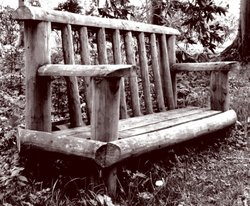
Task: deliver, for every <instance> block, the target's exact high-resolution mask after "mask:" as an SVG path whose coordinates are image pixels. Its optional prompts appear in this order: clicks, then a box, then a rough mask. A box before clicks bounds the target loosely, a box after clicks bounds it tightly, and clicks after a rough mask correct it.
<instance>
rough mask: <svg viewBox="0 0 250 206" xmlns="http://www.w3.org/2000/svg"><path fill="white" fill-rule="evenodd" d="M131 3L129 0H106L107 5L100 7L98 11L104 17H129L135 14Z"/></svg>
mask: <svg viewBox="0 0 250 206" xmlns="http://www.w3.org/2000/svg"><path fill="white" fill-rule="evenodd" d="M129 3H130V1H129V0H119V1H117V0H109V1H106V7H104V8H98V11H99V14H100V15H101V16H102V17H108V18H115V19H128V18H129V16H133V12H132V11H131V9H132V6H131V5H130V4H129Z"/></svg>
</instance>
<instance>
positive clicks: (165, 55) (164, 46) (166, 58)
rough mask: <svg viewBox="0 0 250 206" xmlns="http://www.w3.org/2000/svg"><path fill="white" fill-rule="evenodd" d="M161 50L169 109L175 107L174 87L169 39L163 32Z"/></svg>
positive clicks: (163, 82) (163, 79)
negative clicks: (169, 54)
mask: <svg viewBox="0 0 250 206" xmlns="http://www.w3.org/2000/svg"><path fill="white" fill-rule="evenodd" d="M160 50H161V61H162V63H161V67H162V68H161V69H162V86H163V94H164V98H165V102H166V104H167V107H168V109H174V108H175V104H174V95H173V89H172V80H171V74H170V65H169V56H168V49H167V40H166V35H165V34H162V35H161V38H160Z"/></svg>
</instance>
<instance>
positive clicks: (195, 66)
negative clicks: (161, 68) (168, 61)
mask: <svg viewBox="0 0 250 206" xmlns="http://www.w3.org/2000/svg"><path fill="white" fill-rule="evenodd" d="M238 67H239V64H238V63H237V62H235V61H231V62H206V63H176V64H173V65H172V66H171V71H174V72H191V71H230V70H234V69H238Z"/></svg>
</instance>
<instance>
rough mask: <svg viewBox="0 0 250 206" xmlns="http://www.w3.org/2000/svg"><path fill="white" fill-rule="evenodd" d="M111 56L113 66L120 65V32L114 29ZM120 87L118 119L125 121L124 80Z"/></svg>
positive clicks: (126, 115)
mask: <svg viewBox="0 0 250 206" xmlns="http://www.w3.org/2000/svg"><path fill="white" fill-rule="evenodd" d="M113 54H114V62H115V64H122V51H121V36H120V31H119V30H118V29H116V30H115V31H114V33H113ZM120 87H121V88H120V90H121V97H120V118H121V119H127V118H128V112H127V103H126V94H125V84H124V78H122V79H121V85H120Z"/></svg>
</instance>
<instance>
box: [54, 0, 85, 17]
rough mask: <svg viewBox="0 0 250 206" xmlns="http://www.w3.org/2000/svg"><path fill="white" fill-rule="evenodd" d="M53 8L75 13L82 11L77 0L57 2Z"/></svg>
mask: <svg viewBox="0 0 250 206" xmlns="http://www.w3.org/2000/svg"><path fill="white" fill-rule="evenodd" d="M55 10H59V11H68V12H72V13H76V14H80V13H82V7H81V6H80V4H79V1H78V0H67V1H66V2H64V3H59V5H58V7H57V8H55Z"/></svg>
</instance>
